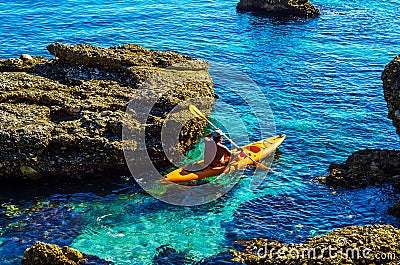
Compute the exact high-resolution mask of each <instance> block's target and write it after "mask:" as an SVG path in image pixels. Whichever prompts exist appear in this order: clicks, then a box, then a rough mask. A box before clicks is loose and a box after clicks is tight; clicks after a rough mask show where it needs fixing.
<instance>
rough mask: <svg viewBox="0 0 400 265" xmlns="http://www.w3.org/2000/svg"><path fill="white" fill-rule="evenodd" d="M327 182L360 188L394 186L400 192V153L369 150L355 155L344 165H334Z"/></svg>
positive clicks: (331, 166) (330, 168) (326, 179)
mask: <svg viewBox="0 0 400 265" xmlns="http://www.w3.org/2000/svg"><path fill="white" fill-rule="evenodd" d="M329 170H330V174H329V175H328V176H326V178H325V182H326V184H328V185H331V186H340V187H345V188H359V187H366V186H368V185H382V184H385V183H389V184H392V185H393V186H394V188H395V189H396V190H399V191H400V152H399V151H396V150H380V149H367V150H362V151H357V152H355V153H353V154H352V155H351V156H350V157H349V158H348V159H347V160H346V161H345V162H344V163H343V164H335V163H332V164H331V165H330V167H329Z"/></svg>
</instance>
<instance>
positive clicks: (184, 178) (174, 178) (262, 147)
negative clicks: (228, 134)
mask: <svg viewBox="0 0 400 265" xmlns="http://www.w3.org/2000/svg"><path fill="white" fill-rule="evenodd" d="M285 137H286V135H285V134H281V135H277V136H273V137H270V138H267V139H264V140H260V141H258V142H254V143H252V144H248V145H245V146H243V147H242V148H243V150H244V152H245V153H246V154H247V155H249V156H251V157H252V158H253V160H255V161H257V162H258V161H260V160H261V159H263V158H265V157H267V156H268V155H270V154H271V153H272V152H274V151H275V150H276V149H277V148H278V147H279V146H280V145H281V144H282V142H283V140H285ZM235 151H237V150H236V149H234V150H232V152H235ZM202 162H203V161H199V162H197V164H198V165H201V163H202ZM231 163H232V164H233V163H235V164H234V167H231V168H230V172H232V170H238V169H243V168H245V167H247V166H249V165H254V162H253V161H252V160H251V159H250V158H248V157H247V156H245V155H241V156H240V159H239V160H238V161H234V162H231ZM228 167H229V165H228V166H219V167H211V166H207V167H205V168H204V169H201V170H199V171H195V172H187V171H186V170H185V169H183V168H178V169H176V170H174V171H172V172H170V173H168V174H167V175H166V176H165V177H164V179H163V180H162V181H161V182H162V183H168V182H174V183H180V182H188V181H191V180H201V179H205V178H209V177H213V176H217V175H220V174H222V173H225V171H226V170H227V169H228Z"/></svg>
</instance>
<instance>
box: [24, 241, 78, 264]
mask: <svg viewBox="0 0 400 265" xmlns="http://www.w3.org/2000/svg"><path fill="white" fill-rule="evenodd" d="M81 261H84V258H83V255H82V253H80V252H79V251H78V250H76V249H72V248H69V247H67V246H65V247H63V248H61V247H59V246H58V245H55V244H46V243H43V242H36V243H35V244H33V246H32V247H30V248H28V249H26V251H25V253H24V258H23V259H22V265H43V264H46V265H78V264H80V262H81Z"/></svg>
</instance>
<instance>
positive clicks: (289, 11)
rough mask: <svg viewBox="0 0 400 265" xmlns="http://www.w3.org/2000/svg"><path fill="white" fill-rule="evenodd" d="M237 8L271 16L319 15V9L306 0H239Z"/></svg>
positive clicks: (309, 16) (312, 16) (307, 16)
mask: <svg viewBox="0 0 400 265" xmlns="http://www.w3.org/2000/svg"><path fill="white" fill-rule="evenodd" d="M237 10H239V11H251V12H256V13H260V14H263V15H267V16H273V17H304V18H314V17H318V16H320V15H321V11H319V10H318V9H317V8H316V7H315V6H314V5H313V4H312V3H310V2H309V1H308V0H240V2H239V3H238V5H237Z"/></svg>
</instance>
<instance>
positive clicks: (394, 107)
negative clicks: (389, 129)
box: [381, 55, 400, 135]
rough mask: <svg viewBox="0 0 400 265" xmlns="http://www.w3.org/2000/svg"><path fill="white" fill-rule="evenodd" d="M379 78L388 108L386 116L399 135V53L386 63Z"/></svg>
mask: <svg viewBox="0 0 400 265" xmlns="http://www.w3.org/2000/svg"><path fill="white" fill-rule="evenodd" d="M381 78H382V81H383V92H384V96H385V100H386V102H387V107H388V109H389V114H388V117H389V118H390V119H391V120H392V122H393V125H394V127H396V132H397V134H398V135H400V55H399V56H397V57H396V58H394V59H393V60H392V61H391V62H390V63H388V64H387V65H386V67H385V70H384V71H383V73H382V77H381Z"/></svg>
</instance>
